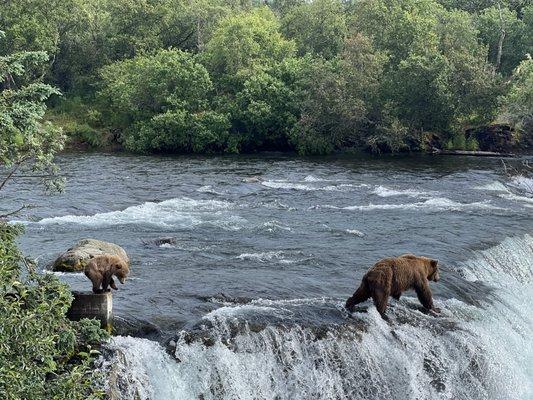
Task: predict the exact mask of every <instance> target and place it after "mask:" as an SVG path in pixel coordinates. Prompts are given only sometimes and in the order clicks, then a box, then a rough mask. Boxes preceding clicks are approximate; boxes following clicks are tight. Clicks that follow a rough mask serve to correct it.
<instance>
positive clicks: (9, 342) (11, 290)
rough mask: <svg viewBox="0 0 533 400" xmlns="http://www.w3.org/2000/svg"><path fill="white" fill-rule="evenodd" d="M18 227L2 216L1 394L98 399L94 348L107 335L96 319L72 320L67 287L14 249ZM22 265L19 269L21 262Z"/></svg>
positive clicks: (0, 278)
mask: <svg viewBox="0 0 533 400" xmlns="http://www.w3.org/2000/svg"><path fill="white" fill-rule="evenodd" d="M20 233H21V228H20V227H17V226H11V225H8V224H6V223H4V222H0V397H1V398H3V399H30V398H31V399H43V400H47V399H80V400H81V399H96V398H101V397H102V396H103V393H102V392H101V391H100V390H98V389H97V388H96V387H94V385H93V380H94V378H95V377H96V375H95V374H96V372H93V371H92V370H91V363H92V360H93V359H94V356H95V355H96V354H97V353H95V349H93V348H92V347H91V346H92V345H94V344H98V343H100V342H101V341H102V340H104V339H105V338H106V337H107V334H106V332H105V331H103V330H101V329H100V327H99V322H98V321H94V320H84V321H80V322H79V323H73V322H70V321H69V320H68V319H67V318H66V316H65V313H66V312H67V310H68V307H69V306H70V303H71V302H72V295H71V293H70V290H69V289H68V287H67V286H66V285H65V284H63V283H61V282H59V280H58V279H57V278H56V277H55V276H53V275H51V274H44V275H40V274H38V273H36V272H35V270H34V268H33V266H32V264H31V262H30V261H29V260H26V259H24V258H23V256H22V255H21V254H20V252H19V251H18V249H17V247H16V244H15V238H16V236H17V235H18V234H20ZM22 264H24V265H26V266H27V267H28V268H27V271H25V272H24V273H22V272H21V271H20V266H21V265H22Z"/></svg>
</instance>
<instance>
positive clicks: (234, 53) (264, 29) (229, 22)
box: [203, 7, 295, 92]
mask: <svg viewBox="0 0 533 400" xmlns="http://www.w3.org/2000/svg"><path fill="white" fill-rule="evenodd" d="M294 51H295V46H294V43H293V42H291V41H288V40H286V39H284V38H283V37H282V36H281V33H280V32H279V22H278V21H277V19H276V17H275V15H274V14H273V13H272V11H270V10H269V9H268V8H264V7H262V8H257V9H255V10H253V11H250V12H246V13H242V14H237V15H235V16H231V17H228V18H226V19H224V20H222V21H221V22H220V25H219V27H218V28H217V30H216V31H215V32H214V33H213V37H212V38H211V40H210V41H209V42H208V43H207V46H206V50H205V53H204V54H203V60H204V63H205V65H206V66H207V68H208V70H209V72H210V73H211V75H212V76H215V77H217V79H216V84H217V85H216V86H217V88H220V90H223V91H225V92H234V90H235V87H236V86H237V87H239V86H238V84H239V83H241V84H242V77H241V76H239V75H242V74H245V75H249V74H250V73H251V71H255V70H257V69H262V68H265V67H267V68H268V67H270V66H272V65H275V64H276V63H278V62H281V61H283V60H284V59H285V58H287V57H290V56H292V55H293V54H294Z"/></svg>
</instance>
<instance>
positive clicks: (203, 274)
mask: <svg viewBox="0 0 533 400" xmlns="http://www.w3.org/2000/svg"><path fill="white" fill-rule="evenodd" d="M59 164H60V166H61V168H62V171H63V172H64V173H65V176H66V178H67V186H66V191H65V192H64V193H63V194H60V195H53V196H47V195H45V194H43V193H42V188H40V187H38V186H37V185H36V184H35V182H34V181H32V180H30V179H25V178H20V179H19V180H18V181H17V182H16V184H15V183H13V184H11V185H9V186H7V187H6V197H4V199H2V203H3V205H5V204H15V205H17V204H20V203H30V204H34V205H35V207H34V208H32V209H30V210H28V211H27V212H26V213H25V214H22V215H20V216H19V217H18V221H21V222H23V223H24V224H25V225H26V233H25V234H24V235H23V236H22V237H21V238H20V244H21V247H22V249H23V250H24V251H25V253H26V254H27V255H29V256H32V257H34V258H36V259H37V260H38V261H39V267H40V268H41V269H42V270H46V269H47V268H48V267H49V265H50V263H51V262H52V261H53V260H54V258H55V257H56V256H57V255H58V253H60V252H62V251H64V250H66V249H67V248H68V247H70V246H71V245H72V244H74V243H75V242H76V241H78V240H79V239H81V238H86V237H90V238H96V239H101V240H106V241H111V242H114V243H117V244H119V245H121V246H123V247H124V248H125V249H126V251H127V252H128V254H129V255H130V258H131V260H132V262H131V270H132V272H131V276H130V278H129V279H128V280H127V281H126V284H125V285H119V290H118V291H117V292H115V293H114V311H115V314H116V317H117V326H118V330H119V333H122V335H119V336H116V337H114V339H113V340H112V342H111V343H110V344H109V346H110V347H112V348H116V349H119V350H120V351H121V352H122V353H123V354H124V357H123V359H121V360H120V361H117V362H119V363H120V365H119V367H120V368H123V370H124V371H125V375H127V378H125V379H127V385H126V386H127V387H128V390H125V392H124V393H123V397H124V398H134V397H135V396H137V397H140V398H142V399H156V400H167V399H203V400H207V399H280V400H281V399H288V400H289V399H290V400H295V399H394V400H396V399H517V400H527V399H532V398H533V339H532V338H533V308H532V304H533V302H532V300H531V299H532V297H533V238H532V236H531V235H532V234H533V232H532V231H533V224H532V221H533V219H532V210H533V198H532V193H531V192H530V191H528V190H530V189H531V181H528V180H527V179H511V178H508V177H507V176H505V174H504V173H503V169H502V167H501V162H500V161H499V160H497V159H483V158H470V157H445V156H441V157H431V156H410V157H385V158H372V157H355V156H352V157H349V156H346V157H331V158H307V159H304V158H294V157H287V156H281V155H261V156H255V157H251V156H239V157H197V158H195V157H155V156H129V155H113V154H99V153H94V154H67V155H63V156H61V157H60V158H59ZM4 202H5V203H4ZM6 207H7V206H6ZM161 237H173V238H175V239H176V241H175V243H173V244H168V243H167V244H163V245H157V244H155V240H156V239H158V238H161ZM406 252H412V253H415V254H421V255H427V256H430V257H432V258H437V259H439V263H440V266H441V280H440V281H439V282H438V283H433V282H432V283H431V287H432V290H433V294H434V297H435V301H436V305H437V306H438V307H440V308H441V313H440V315H439V316H437V317H434V316H430V315H426V314H424V313H423V312H421V310H420V309H419V307H418V302H417V300H416V296H415V295H414V293H407V295H406V296H404V297H402V299H401V300H400V301H399V302H396V301H394V300H390V307H389V309H388V315H389V316H390V322H385V321H383V320H382V319H381V318H380V317H379V315H378V314H377V312H376V310H375V309H374V307H373V306H372V305H370V303H367V304H365V305H364V307H360V308H358V310H357V311H356V312H355V313H353V314H352V315H350V314H348V313H347V312H346V311H345V310H344V308H343V304H344V301H345V300H346V298H347V297H348V296H350V295H351V294H352V292H353V291H354V290H355V288H356V287H357V286H358V284H359V282H360V279H361V277H362V275H363V274H364V272H365V271H366V270H367V269H368V268H369V267H370V266H371V265H372V264H373V263H374V262H375V261H377V260H378V259H380V258H383V257H386V256H394V255H399V254H403V253H406ZM58 276H59V277H60V278H61V279H62V280H64V281H65V282H68V283H69V284H70V285H71V286H72V287H73V288H74V289H89V287H90V284H89V282H88V281H87V280H86V278H85V277H84V276H83V275H82V274H60V273H58ZM128 334H129V335H135V336H136V337H133V336H128ZM169 342H170V348H171V351H170V353H169V352H167V351H166V350H167V348H168V347H169V344H168V343H169ZM126 371H127V372H126Z"/></svg>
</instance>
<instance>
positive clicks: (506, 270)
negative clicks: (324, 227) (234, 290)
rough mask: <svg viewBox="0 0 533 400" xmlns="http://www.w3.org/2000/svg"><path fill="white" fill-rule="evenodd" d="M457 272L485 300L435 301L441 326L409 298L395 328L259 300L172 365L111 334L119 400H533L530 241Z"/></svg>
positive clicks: (189, 338) (319, 307)
mask: <svg viewBox="0 0 533 400" xmlns="http://www.w3.org/2000/svg"><path fill="white" fill-rule="evenodd" d="M455 269H456V271H457V272H458V273H459V274H461V275H462V276H463V277H464V278H465V279H467V280H469V281H471V282H480V284H484V285H486V286H489V287H490V289H491V290H490V294H489V295H487V296H486V298H485V300H483V301H481V303H480V304H479V305H478V306H476V305H469V304H466V303H463V302H461V301H459V300H456V299H449V300H444V301H438V300H437V302H436V303H437V306H438V307H440V308H441V309H442V314H441V316H439V317H437V318H435V317H431V316H427V315H425V314H423V313H421V312H420V311H419V309H418V307H416V304H417V302H416V299H414V298H411V297H405V298H404V299H402V301H401V302H399V303H396V304H395V305H394V306H392V307H391V312H390V317H391V320H392V324H390V325H389V324H388V323H386V322H385V321H383V320H382V319H381V318H380V317H379V315H378V313H377V311H376V310H375V309H374V307H372V306H371V307H369V309H368V312H367V313H360V312H359V313H358V312H356V313H355V314H353V316H349V315H348V314H347V313H346V312H345V311H344V309H343V307H342V302H341V301H340V300H338V299H293V300H261V299H258V300H251V301H249V302H248V303H245V304H239V303H236V304H231V303H229V304H225V305H224V306H223V307H221V308H219V309H216V310H214V311H212V312H210V313H209V314H207V315H205V316H204V318H202V319H201V321H199V322H198V323H197V324H196V325H195V326H194V327H192V328H191V329H188V330H184V331H181V332H180V333H179V334H178V335H177V337H176V338H175V341H174V342H175V343H173V345H174V347H173V348H172V354H173V356H170V355H169V354H167V352H165V350H164V349H163V347H162V346H161V345H159V344H158V343H156V342H153V341H150V340H147V339H138V338H131V337H115V338H114V339H113V341H112V343H111V344H110V347H111V348H112V349H114V350H117V352H116V353H115V354H120V355H121V356H120V357H118V356H115V357H116V359H115V361H114V368H115V369H117V370H118V371H119V374H118V375H121V376H125V378H123V379H126V380H127V385H122V386H121V387H127V389H126V390H125V391H124V393H122V395H123V398H128V399H129V398H132V399H133V398H140V399H156V400H160V399H161V400H163V399H165V400H167V399H168V400H170V399H204V400H208V399H291V400H293V399H394V400H396V399H428V400H429V399H465V400H466V399H472V400H475V399H494V400H496V399H507V400H513V399H516V400H527V399H531V398H533V386H532V382H531V376H533V346H532V342H531V335H532V333H533V310H532V309H531V297H532V296H533V238H532V237H531V236H530V235H525V236H523V237H512V238H507V239H505V240H504V241H503V242H502V243H500V244H498V245H496V246H494V247H491V248H489V249H487V250H483V251H476V252H475V254H474V257H472V258H471V259H469V260H467V261H465V262H463V263H460V264H458V265H457V266H456V267H455ZM325 320H327V321H330V322H328V323H324V321H325ZM331 321H335V322H334V323H332V322H331ZM120 371H125V372H127V373H124V374H121V373H120Z"/></svg>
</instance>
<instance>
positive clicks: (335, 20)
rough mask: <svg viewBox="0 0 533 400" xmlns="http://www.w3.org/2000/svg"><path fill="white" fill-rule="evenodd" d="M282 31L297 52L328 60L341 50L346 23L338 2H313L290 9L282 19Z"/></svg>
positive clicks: (336, 0)
mask: <svg viewBox="0 0 533 400" xmlns="http://www.w3.org/2000/svg"><path fill="white" fill-rule="evenodd" d="M282 32H283V33H284V35H285V36H286V37H287V38H289V39H293V40H294V41H295V42H296V45H297V47H298V53H299V54H300V55H304V54H307V53H311V54H314V55H320V56H322V57H324V58H326V59H330V58H332V57H334V56H335V55H337V54H338V53H339V52H340V51H341V50H342V45H343V43H344V39H345V36H346V21H345V15H344V10H343V7H342V4H341V2H340V1H338V0H315V1H313V2H310V3H304V4H302V5H299V6H297V7H294V8H292V9H291V10H290V11H289V12H288V13H287V14H286V15H284V16H283V19H282Z"/></svg>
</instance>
